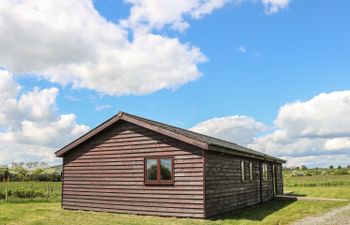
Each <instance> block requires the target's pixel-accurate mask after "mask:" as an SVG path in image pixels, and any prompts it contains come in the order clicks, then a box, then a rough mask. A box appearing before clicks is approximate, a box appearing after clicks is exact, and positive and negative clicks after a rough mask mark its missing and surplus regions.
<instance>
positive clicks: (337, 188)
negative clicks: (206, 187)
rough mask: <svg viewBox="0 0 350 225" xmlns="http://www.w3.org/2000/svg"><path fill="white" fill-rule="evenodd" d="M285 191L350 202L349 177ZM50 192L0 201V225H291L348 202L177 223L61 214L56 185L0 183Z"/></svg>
mask: <svg viewBox="0 0 350 225" xmlns="http://www.w3.org/2000/svg"><path fill="white" fill-rule="evenodd" d="M284 179H285V184H284V186H285V191H292V192H293V193H294V194H296V195H301V196H310V197H324V198H342V199H344V198H345V199H349V200H350V176H349V175H342V176H338V175H328V176H326V178H325V177H324V176H304V177H292V176H286V177H285V178H284ZM48 185H49V187H51V188H52V198H51V202H52V203H47V202H48V199H47V198H46V197H44V198H35V199H11V198H9V201H8V202H4V201H3V200H2V201H0V225H3V224H6V225H7V224H9V225H11V224H12V225H24V224H33V225H34V224H35V225H36V224H38V225H39V224H40V225H46V224H50V225H51V224H53V225H55V224H57V225H68V224H69V225H70V224H77V225H80V224H89V225H95V224H98V225H105V224H106V225H108V224H123V225H124V224H125V225H128V224H133V225H136V224H143V225H148V224H150V225H151V224H152V225H160V224H169V225H176V224H185V225H186V224H193V225H197V224H201V225H212V224H213V225H221V224H223V225H228V224H231V225H235V224H246V225H250V224H252V225H253V224H290V223H292V222H293V221H296V220H298V219H301V218H303V217H305V216H309V215H313V214H318V213H322V212H326V211H328V210H330V209H332V208H336V207H341V206H344V205H346V204H349V203H348V202H331V201H318V202H313V201H294V202H293V201H286V200H274V201H270V202H266V203H264V204H262V205H257V206H255V207H251V208H246V209H242V210H238V211H235V212H232V213H230V214H226V215H223V216H221V217H219V218H215V219H211V220H196V219H179V218H166V217H152V216H136V215H125V214H113V213H96V212H83V211H71V210H62V209H61V208H60V204H59V203H58V202H59V201H60V197H61V184H60V183H59V182H0V193H1V192H3V191H4V190H5V189H6V188H7V189H11V190H15V189H23V188H24V189H32V190H37V191H42V192H44V193H47V188H48Z"/></svg>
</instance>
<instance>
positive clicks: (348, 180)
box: [284, 175, 350, 187]
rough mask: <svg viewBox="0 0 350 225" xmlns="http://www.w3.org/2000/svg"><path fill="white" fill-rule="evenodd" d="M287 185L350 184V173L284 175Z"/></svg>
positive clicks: (285, 184)
mask: <svg viewBox="0 0 350 225" xmlns="http://www.w3.org/2000/svg"><path fill="white" fill-rule="evenodd" d="M284 186H285V187H315V186H350V175H326V176H321V175H318V176H302V177H292V176H288V175H286V176H284Z"/></svg>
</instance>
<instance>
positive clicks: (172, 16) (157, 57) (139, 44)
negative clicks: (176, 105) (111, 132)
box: [0, 0, 289, 96]
mask: <svg viewBox="0 0 350 225" xmlns="http://www.w3.org/2000/svg"><path fill="white" fill-rule="evenodd" d="M125 2H126V3H129V4H130V5H131V8H130V15H129V17H128V18H127V19H125V20H121V21H120V23H118V24H115V23H112V22H109V21H107V20H106V19H105V18H104V17H102V16H101V15H100V14H99V13H98V12H97V11H96V9H95V8H94V6H93V3H92V1H91V0H76V1H68V0H63V1H62V0H56V1H38V0H27V1H11V0H4V1H2V3H1V4H0V49H1V51H0V68H1V67H2V68H6V69H7V70H8V71H11V72H12V73H14V74H25V75H27V74H30V75H34V76H39V77H42V78H45V79H47V80H49V81H51V82H57V83H59V84H61V85H72V86H73V87H74V88H87V89H91V90H95V91H97V92H100V93H103V94H108V95H117V96H119V95H130V94H134V95H143V94H149V93H152V92H155V91H158V90H161V89H176V88H178V87H179V86H181V85H183V84H185V83H188V82H190V81H193V80H196V79H198V78H199V77H200V76H201V72H200V71H199V69H198V65H199V64H200V63H203V62H205V61H206V57H205V56H204V54H203V53H202V52H201V51H200V49H199V48H198V47H196V46H193V45H192V44H190V43H181V42H180V41H179V40H178V39H177V38H171V37H167V36H164V35H160V34H155V33H154V32H153V29H163V28H164V27H166V26H170V27H171V28H173V29H175V30H184V29H186V28H188V27H189V24H188V22H187V21H186V19H188V18H193V19H199V18H202V17H203V16H204V15H207V14H210V13H212V12H213V11H214V10H215V9H218V8H221V7H223V6H224V5H226V4H227V3H229V2H236V3H237V2H244V0H125ZM262 3H263V4H264V5H265V11H266V12H268V13H274V12H277V11H279V10H280V9H283V8H285V7H287V5H288V3H289V0H262ZM152 32H153V33H152Z"/></svg>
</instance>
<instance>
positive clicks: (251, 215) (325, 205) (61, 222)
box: [0, 200, 345, 225]
mask: <svg viewBox="0 0 350 225" xmlns="http://www.w3.org/2000/svg"><path fill="white" fill-rule="evenodd" d="M343 205H345V203H343V202H290V201H281V200H280V201H277V200H275V201H270V202H267V203H264V204H263V205H258V206H256V207H254V208H248V209H243V210H239V211H236V212H233V213H230V214H226V215H224V216H222V217H220V218H215V219H212V220H198V219H180V218H167V217H152V216H136V215H126V214H113V213H96V212H83V211H71V210H62V209H61V208H60V204H59V203H51V204H49V203H21V204H11V203H6V204H0V212H1V213H0V224H1V225H2V224H6V225H24V224H26V225H27V224H30V225H34V224H40V225H52V224H57V225H71V224H74V225H81V224H89V225H109V224H111V225H112V224H122V225H136V224H143V225H163V224H167V225H177V224H184V225H186V224H192V225H197V224H198V225H228V224H231V225H235V224H247V225H249V224H252V225H253V224H271V225H273V224H290V223H291V222H293V221H295V220H297V219H300V218H303V217H305V216H306V215H312V214H315V213H319V212H325V211H328V210H329V209H331V208H334V207H340V206H343Z"/></svg>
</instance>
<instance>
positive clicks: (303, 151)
mask: <svg viewBox="0 0 350 225" xmlns="http://www.w3.org/2000/svg"><path fill="white" fill-rule="evenodd" d="M349 99H350V91H339V92H332V93H322V94H320V95H318V96H315V97H314V98H312V99H310V100H308V101H304V102H302V101H297V102H294V103H290V104H286V105H284V106H282V107H281V108H280V110H279V113H278V115H277V118H276V120H275V127H276V130H275V131H274V132H273V133H270V134H267V135H264V136H261V137H258V138H256V139H255V141H254V142H253V143H252V144H250V145H249V147H252V148H255V149H257V150H261V151H264V152H266V153H270V154H274V155H278V156H283V157H288V158H291V157H298V158H305V159H311V158H312V157H320V158H328V159H331V156H332V155H346V156H347V158H349V157H350V120H349V119H348V118H347V116H346V115H349V114H350V100H349ZM295 161H296V160H292V161H291V162H290V163H289V164H293V162H295Z"/></svg>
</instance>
